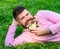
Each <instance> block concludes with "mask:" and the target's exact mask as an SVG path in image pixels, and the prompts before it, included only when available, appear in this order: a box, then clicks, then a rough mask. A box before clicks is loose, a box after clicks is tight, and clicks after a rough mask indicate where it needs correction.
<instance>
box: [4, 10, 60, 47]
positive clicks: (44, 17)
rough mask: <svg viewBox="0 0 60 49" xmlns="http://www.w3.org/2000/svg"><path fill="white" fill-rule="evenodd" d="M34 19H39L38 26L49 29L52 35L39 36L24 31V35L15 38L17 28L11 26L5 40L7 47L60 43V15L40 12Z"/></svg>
mask: <svg viewBox="0 0 60 49" xmlns="http://www.w3.org/2000/svg"><path fill="white" fill-rule="evenodd" d="M34 17H35V18H36V19H37V21H38V25H42V26H44V27H46V28H49V29H50V30H51V32H52V34H48V35H44V36H37V35H35V34H33V33H31V32H29V31H28V30H26V29H24V31H23V32H22V34H20V35H19V36H18V37H16V38H14V35H15V31H16V26H13V25H11V26H10V27H9V30H8V32H7V35H6V38H5V46H16V45H19V44H23V43H26V42H38V43H43V42H59V41H60V14H58V13H55V12H52V11H49V10H40V11H38V12H37V14H36V15H35V16H34Z"/></svg>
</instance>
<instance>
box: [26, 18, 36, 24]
mask: <svg viewBox="0 0 60 49" xmlns="http://www.w3.org/2000/svg"><path fill="white" fill-rule="evenodd" d="M33 19H36V18H34V17H33V18H30V19H28V20H27V21H26V23H25V25H27V23H28V21H30V20H33Z"/></svg>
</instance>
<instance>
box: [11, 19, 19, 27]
mask: <svg viewBox="0 0 60 49" xmlns="http://www.w3.org/2000/svg"><path fill="white" fill-rule="evenodd" d="M12 25H16V26H19V25H20V24H19V23H18V22H17V21H16V20H15V19H14V18H13V21H12Z"/></svg>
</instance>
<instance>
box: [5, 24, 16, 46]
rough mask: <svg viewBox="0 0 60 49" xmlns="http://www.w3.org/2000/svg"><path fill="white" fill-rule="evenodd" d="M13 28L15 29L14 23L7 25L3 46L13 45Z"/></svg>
mask: <svg viewBox="0 0 60 49" xmlns="http://www.w3.org/2000/svg"><path fill="white" fill-rule="evenodd" d="M15 30H16V26H15V25H11V26H10V27H9V29H8V32H7V35H6V38H5V46H11V45H13V42H14V34H15Z"/></svg>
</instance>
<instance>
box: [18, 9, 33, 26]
mask: <svg viewBox="0 0 60 49" xmlns="http://www.w3.org/2000/svg"><path fill="white" fill-rule="evenodd" d="M32 19H33V17H32V15H31V14H30V13H29V12H28V11H27V10H26V9H25V10H23V12H22V13H21V14H19V15H18V16H17V22H18V23H20V24H21V25H22V26H24V27H26V26H27V25H28V24H30V23H31V22H32Z"/></svg>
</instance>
